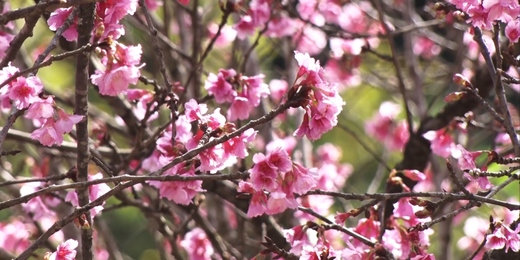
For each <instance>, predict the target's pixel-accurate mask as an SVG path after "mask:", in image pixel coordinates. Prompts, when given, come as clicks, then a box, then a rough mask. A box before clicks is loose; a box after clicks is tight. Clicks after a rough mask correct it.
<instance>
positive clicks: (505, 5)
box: [482, 0, 520, 23]
mask: <svg viewBox="0 0 520 260" xmlns="http://www.w3.org/2000/svg"><path fill="white" fill-rule="evenodd" d="M482 6H483V7H484V9H486V10H487V11H488V19H489V20H492V21H494V20H499V21H502V22H504V23H507V22H510V21H512V20H513V19H515V18H517V17H518V15H520V4H519V3H518V1H515V0H486V1H482Z"/></svg>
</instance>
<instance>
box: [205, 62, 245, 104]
mask: <svg viewBox="0 0 520 260" xmlns="http://www.w3.org/2000/svg"><path fill="white" fill-rule="evenodd" d="M236 75H237V73H236V71H235V70H234V69H229V70H223V69H221V70H219V72H218V75H215V74H213V73H210V74H209V75H208V79H207V80H206V83H205V85H204V88H206V90H207V91H208V93H209V94H210V95H213V96H214V97H215V101H217V103H219V104H221V103H224V102H233V100H234V98H235V96H236V95H237V92H236V91H235V90H234V89H233V86H232V85H231V83H229V82H228V80H229V79H231V78H233V77H235V76H236Z"/></svg>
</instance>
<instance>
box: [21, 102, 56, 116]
mask: <svg viewBox="0 0 520 260" xmlns="http://www.w3.org/2000/svg"><path fill="white" fill-rule="evenodd" d="M53 105H54V99H53V98H52V97H47V98H45V99H40V100H38V101H36V102H34V103H33V104H31V105H30V106H29V109H28V110H27V113H25V118H28V119H41V118H49V117H52V116H53V115H54V107H53Z"/></svg>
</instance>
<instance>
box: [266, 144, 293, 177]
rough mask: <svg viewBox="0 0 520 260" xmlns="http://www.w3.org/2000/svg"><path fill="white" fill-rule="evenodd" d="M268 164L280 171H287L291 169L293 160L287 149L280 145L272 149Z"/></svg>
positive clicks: (267, 158)
mask: <svg viewBox="0 0 520 260" xmlns="http://www.w3.org/2000/svg"><path fill="white" fill-rule="evenodd" d="M266 160H267V164H268V165H269V166H270V167H271V168H273V169H275V170H276V171H278V172H281V173H285V172H288V171H290V170H291V168H292V161H291V158H290V157H289V154H287V151H286V150H285V149H282V148H281V147H278V148H277V149H274V150H273V151H271V152H270V153H269V154H268V155H267V157H266Z"/></svg>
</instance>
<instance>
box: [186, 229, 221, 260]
mask: <svg viewBox="0 0 520 260" xmlns="http://www.w3.org/2000/svg"><path fill="white" fill-rule="evenodd" d="M180 245H181V246H182V247H183V248H184V250H186V253H188V258H189V259H193V260H207V259H211V257H212V256H213V254H214V253H215V251H214V250H213V246H212V245H211V242H210V241H209V239H208V237H207V236H206V233H205V232H204V230H202V229H201V228H194V229H192V230H191V231H190V232H188V233H186V235H184V239H183V240H182V241H181V242H180Z"/></svg>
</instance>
